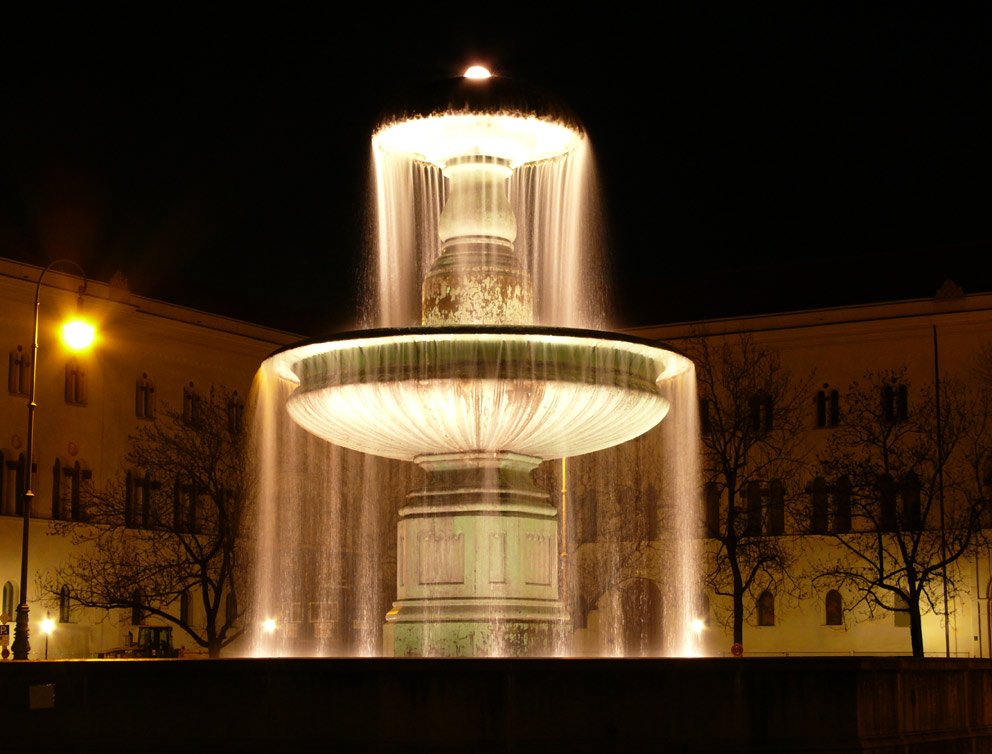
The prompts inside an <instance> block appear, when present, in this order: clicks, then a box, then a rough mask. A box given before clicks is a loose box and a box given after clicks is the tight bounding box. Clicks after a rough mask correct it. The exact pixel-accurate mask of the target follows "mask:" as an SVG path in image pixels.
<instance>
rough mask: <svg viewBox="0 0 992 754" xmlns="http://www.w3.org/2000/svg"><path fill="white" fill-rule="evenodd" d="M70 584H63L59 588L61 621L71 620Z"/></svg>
mask: <svg viewBox="0 0 992 754" xmlns="http://www.w3.org/2000/svg"><path fill="white" fill-rule="evenodd" d="M69 601H70V595H69V585H68V584H63V585H62V588H61V589H60V590H59V623H68V622H69Z"/></svg>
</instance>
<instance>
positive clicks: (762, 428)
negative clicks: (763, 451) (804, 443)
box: [699, 384, 909, 436]
mask: <svg viewBox="0 0 992 754" xmlns="http://www.w3.org/2000/svg"><path fill="white" fill-rule="evenodd" d="M813 402H814V404H815V405H816V416H815V424H816V426H817V427H818V428H824V427H836V426H838V425H839V424H840V423H841V410H840V393H839V392H838V391H837V390H834V389H831V387H830V386H829V385H824V386H823V389H822V390H817V391H816V395H815V396H814V398H813ZM879 408H880V415H881V417H882V418H883V419H884V420H885V421H887V422H900V421H905V420H906V419H907V418H908V417H909V389H908V388H907V386H906V385H903V384H889V385H884V386H883V387H882V391H881V396H880V403H879ZM774 416H775V406H774V400H773V398H772V396H770V395H768V394H767V393H758V394H757V395H754V396H752V397H751V398H750V400H749V401H748V419H747V422H748V429H749V430H750V431H751V432H752V433H754V434H755V435H759V436H760V435H763V434H767V433H768V432H771V431H772V429H773V428H774ZM714 418H715V417H714V408H713V401H712V400H710V399H708V398H701V399H700V400H699V427H700V431H701V432H702V433H703V435H709V434H711V433H712V432H713V421H714Z"/></svg>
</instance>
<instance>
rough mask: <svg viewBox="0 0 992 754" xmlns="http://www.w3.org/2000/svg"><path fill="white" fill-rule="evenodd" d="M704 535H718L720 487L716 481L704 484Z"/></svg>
mask: <svg viewBox="0 0 992 754" xmlns="http://www.w3.org/2000/svg"><path fill="white" fill-rule="evenodd" d="M706 535H707V536H708V537H718V536H720V487H719V486H718V485H717V484H716V482H709V483H708V484H707V485H706Z"/></svg>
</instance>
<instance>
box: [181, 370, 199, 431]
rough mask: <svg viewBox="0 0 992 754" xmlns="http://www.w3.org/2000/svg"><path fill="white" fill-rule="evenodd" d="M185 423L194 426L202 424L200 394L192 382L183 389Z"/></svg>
mask: <svg viewBox="0 0 992 754" xmlns="http://www.w3.org/2000/svg"><path fill="white" fill-rule="evenodd" d="M183 421H185V422H186V423H187V424H192V425H196V424H199V423H200V394H199V393H198V392H196V386H195V385H194V384H193V382H192V381H190V383H189V385H187V386H186V387H184V388H183Z"/></svg>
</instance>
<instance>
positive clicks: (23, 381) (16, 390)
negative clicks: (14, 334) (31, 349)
mask: <svg viewBox="0 0 992 754" xmlns="http://www.w3.org/2000/svg"><path fill="white" fill-rule="evenodd" d="M9 364H10V367H9V369H8V371H7V389H8V390H9V391H10V392H11V393H13V394H14V395H29V394H30V393H31V359H30V358H28V355H27V353H26V352H25V351H24V349H23V348H22V347H21V346H18V347H17V348H16V349H14V350H13V351H11V352H10V362H9Z"/></svg>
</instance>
